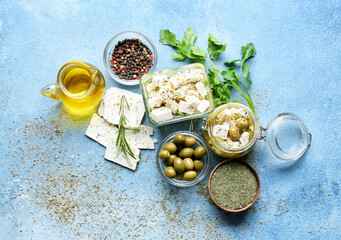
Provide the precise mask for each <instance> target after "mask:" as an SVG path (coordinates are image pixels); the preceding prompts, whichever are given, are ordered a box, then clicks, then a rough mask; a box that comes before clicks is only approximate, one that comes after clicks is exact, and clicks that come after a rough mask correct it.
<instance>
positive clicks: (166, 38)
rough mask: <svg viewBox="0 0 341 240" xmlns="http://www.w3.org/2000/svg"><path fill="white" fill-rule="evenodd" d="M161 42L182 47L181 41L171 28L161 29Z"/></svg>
mask: <svg viewBox="0 0 341 240" xmlns="http://www.w3.org/2000/svg"><path fill="white" fill-rule="evenodd" d="M159 42H160V43H162V44H164V45H170V46H173V47H180V42H179V41H178V40H176V37H175V34H174V33H172V32H171V31H169V30H161V31H160V39H159Z"/></svg>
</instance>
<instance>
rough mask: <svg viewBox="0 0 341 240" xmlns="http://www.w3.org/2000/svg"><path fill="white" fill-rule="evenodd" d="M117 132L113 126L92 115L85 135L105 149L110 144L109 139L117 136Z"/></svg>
mask: <svg viewBox="0 0 341 240" xmlns="http://www.w3.org/2000/svg"><path fill="white" fill-rule="evenodd" d="M117 130H118V128H117V127H116V126H115V125H112V124H110V123H108V122H107V121H105V120H104V119H103V118H101V117H100V116H98V115H97V114H96V113H94V115H93V116H92V118H91V122H90V124H89V126H88V128H87V129H86V132H85V135H86V136H88V137H89V138H91V139H93V140H95V141H96V142H98V143H99V144H101V145H103V146H104V147H106V146H108V145H109V143H110V142H109V139H110V137H111V136H117Z"/></svg>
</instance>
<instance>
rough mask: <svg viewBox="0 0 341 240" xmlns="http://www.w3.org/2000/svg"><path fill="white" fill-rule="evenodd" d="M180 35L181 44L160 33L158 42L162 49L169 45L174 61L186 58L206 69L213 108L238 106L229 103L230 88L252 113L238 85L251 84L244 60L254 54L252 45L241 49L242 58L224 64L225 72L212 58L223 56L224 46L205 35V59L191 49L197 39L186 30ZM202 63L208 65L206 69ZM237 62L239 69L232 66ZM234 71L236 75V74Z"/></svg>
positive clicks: (248, 99)
mask: <svg viewBox="0 0 341 240" xmlns="http://www.w3.org/2000/svg"><path fill="white" fill-rule="evenodd" d="M184 35H185V37H184V38H183V39H182V42H180V41H179V40H177V39H176V36H175V34H174V33H172V32H171V31H169V30H161V31H160V40H159V42H160V43H162V44H163V45H169V46H172V47H173V48H174V50H175V51H176V52H177V53H173V54H172V57H173V58H175V59H176V60H177V61H182V60H184V59H186V58H188V59H190V60H191V61H192V62H200V63H202V64H204V65H205V66H206V67H207V68H208V69H209V74H208V75H209V81H210V84H211V87H212V91H213V96H214V103H215V105H216V106H220V105H222V104H225V103H228V102H239V98H237V99H236V100H231V99H230V98H231V92H230V88H231V87H233V88H235V89H236V90H237V91H238V92H240V94H242V96H243V97H244V98H245V100H246V102H247V103H248V104H249V106H250V109H251V110H252V111H253V112H254V111H255V107H254V104H253V101H252V98H251V96H250V94H249V92H248V90H247V88H246V85H245V84H244V83H243V81H242V80H243V79H245V81H246V84H247V85H248V86H250V85H251V84H252V80H251V77H250V72H249V69H250V64H249V63H248V62H247V60H248V59H250V58H252V57H253V56H255V54H256V48H255V46H254V45H253V43H248V44H247V45H246V46H242V48H241V52H242V57H241V58H240V59H236V60H233V61H230V62H225V65H226V66H227V67H228V68H227V69H226V70H223V71H222V70H221V69H220V68H219V66H218V63H217V62H216V57H217V55H218V54H220V53H223V52H225V50H226V44H221V43H220V42H219V41H218V40H217V39H216V38H215V37H214V36H213V35H212V34H209V38H208V48H207V51H208V53H209V57H208V56H207V53H206V52H205V51H202V50H201V49H200V48H199V47H197V46H194V42H195V40H196V39H197V35H196V33H195V32H194V31H193V30H192V29H191V28H188V29H187V31H186V32H185V34H184ZM206 61H207V62H209V63H210V64H211V65H207V64H206ZM237 62H240V65H239V67H237V66H236V65H235V63H237ZM238 69H239V73H238V74H237V71H238ZM220 75H221V77H222V78H223V79H224V80H223V81H222V80H221V79H220ZM227 99H229V100H227Z"/></svg>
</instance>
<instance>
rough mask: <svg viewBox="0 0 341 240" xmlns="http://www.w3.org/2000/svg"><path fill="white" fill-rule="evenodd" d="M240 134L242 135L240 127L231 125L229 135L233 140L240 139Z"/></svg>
mask: <svg viewBox="0 0 341 240" xmlns="http://www.w3.org/2000/svg"><path fill="white" fill-rule="evenodd" d="M239 136H240V133H239V129H238V128H237V127H230V129H229V137H230V138H231V139H232V140H233V141H237V140H238V139H239Z"/></svg>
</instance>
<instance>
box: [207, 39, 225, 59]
mask: <svg viewBox="0 0 341 240" xmlns="http://www.w3.org/2000/svg"><path fill="white" fill-rule="evenodd" d="M207 50H208V52H209V54H210V57H211V59H212V60H215V58H216V56H217V55H218V54H219V53H222V52H225V50H226V44H221V43H220V42H219V41H218V40H217V39H216V38H215V37H214V36H213V35H212V34H211V33H210V34H209V38H208V48H207Z"/></svg>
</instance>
